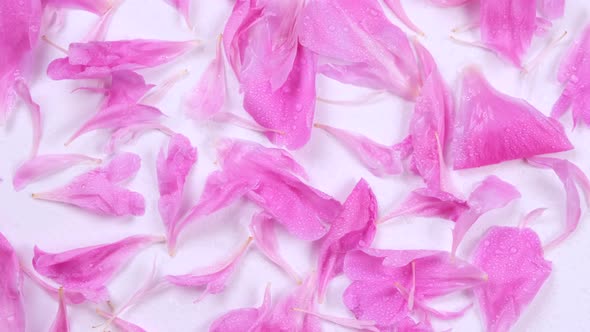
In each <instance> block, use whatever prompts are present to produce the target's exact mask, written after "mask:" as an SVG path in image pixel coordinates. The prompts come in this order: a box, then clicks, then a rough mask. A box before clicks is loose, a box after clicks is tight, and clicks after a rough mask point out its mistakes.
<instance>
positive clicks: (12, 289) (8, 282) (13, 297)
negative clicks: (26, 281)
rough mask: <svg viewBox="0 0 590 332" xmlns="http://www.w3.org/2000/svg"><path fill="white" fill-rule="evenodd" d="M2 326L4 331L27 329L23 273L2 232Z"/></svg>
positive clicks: (0, 298) (0, 237) (0, 307)
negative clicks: (23, 297) (23, 295)
mask: <svg viewBox="0 0 590 332" xmlns="http://www.w3.org/2000/svg"><path fill="white" fill-rule="evenodd" d="M0 266H2V273H0V289H2V292H0V326H1V327H2V330H3V331H6V332H8V331H10V332H12V331H15V332H24V331H25V309H24V306H23V299H22V285H23V275H22V273H21V269H20V266H19V263H18V257H17V256H16V253H15V252H14V249H13V248H12V245H11V244H10V242H8V240H7V239H6V238H5V237H4V235H3V234H2V233H0Z"/></svg>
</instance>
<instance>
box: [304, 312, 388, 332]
mask: <svg viewBox="0 0 590 332" xmlns="http://www.w3.org/2000/svg"><path fill="white" fill-rule="evenodd" d="M294 310H296V311H300V312H303V313H306V314H309V315H312V316H315V317H318V318H320V319H322V320H325V321H328V322H331V323H334V324H336V325H339V326H342V327H345V328H348V329H354V330H360V331H372V332H380V330H379V329H378V328H377V327H375V322H374V321H365V320H358V319H354V318H344V317H336V316H331V315H325V314H320V313H318V312H313V311H309V310H304V309H299V308H295V309H294Z"/></svg>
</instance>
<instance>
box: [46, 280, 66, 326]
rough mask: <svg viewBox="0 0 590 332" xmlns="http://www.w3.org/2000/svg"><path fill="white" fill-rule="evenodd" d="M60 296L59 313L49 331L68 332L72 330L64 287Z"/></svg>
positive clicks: (60, 290)
mask: <svg viewBox="0 0 590 332" xmlns="http://www.w3.org/2000/svg"><path fill="white" fill-rule="evenodd" d="M58 297H59V306H58V308H57V314H56V315H55V320H54V321H53V324H51V327H50V328H49V332H68V331H69V330H70V322H69V320H68V309H67V306H66V301H65V296H64V290H63V288H60V289H59V296H58Z"/></svg>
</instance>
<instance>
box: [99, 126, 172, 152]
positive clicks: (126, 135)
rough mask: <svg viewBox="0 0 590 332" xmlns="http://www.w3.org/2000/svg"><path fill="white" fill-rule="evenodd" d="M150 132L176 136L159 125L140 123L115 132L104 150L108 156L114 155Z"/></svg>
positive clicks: (168, 129)
mask: <svg viewBox="0 0 590 332" xmlns="http://www.w3.org/2000/svg"><path fill="white" fill-rule="evenodd" d="M150 130H157V131H159V132H162V133H164V134H165V135H167V136H172V135H174V132H173V131H172V130H171V129H170V128H168V127H166V126H164V125H162V124H159V123H139V124H136V125H131V126H127V127H123V128H119V129H117V130H115V131H114V132H113V133H112V134H111V137H110V138H109V141H108V142H107V144H106V145H105V147H104V149H105V152H106V153H107V154H113V153H115V152H117V151H118V150H119V148H120V147H121V145H123V144H128V143H130V142H132V141H134V140H136V139H137V138H138V136H139V135H142V134H144V133H145V132H147V131H150Z"/></svg>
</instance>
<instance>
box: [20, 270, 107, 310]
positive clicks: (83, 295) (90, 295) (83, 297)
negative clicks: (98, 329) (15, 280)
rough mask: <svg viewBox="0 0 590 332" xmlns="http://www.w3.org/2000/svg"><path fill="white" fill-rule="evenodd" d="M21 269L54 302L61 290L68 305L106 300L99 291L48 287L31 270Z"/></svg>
mask: <svg viewBox="0 0 590 332" xmlns="http://www.w3.org/2000/svg"><path fill="white" fill-rule="evenodd" d="M21 269H22V271H23V273H24V274H25V275H26V276H27V277H29V279H31V280H32V281H33V282H35V283H36V284H37V285H38V286H39V287H41V288H43V290H44V291H45V292H47V294H49V295H51V297H53V298H54V299H56V300H58V299H59V290H60V289H63V294H64V297H65V300H66V302H67V303H69V304H81V303H84V302H86V301H90V302H94V303H99V302H104V301H107V300H108V294H106V293H104V292H101V291H100V290H99V291H96V290H90V289H85V290H69V289H65V288H63V287H60V288H58V287H55V286H52V285H50V284H49V283H48V282H47V281H45V280H44V279H43V278H41V277H40V276H38V275H37V272H35V271H33V270H31V269H30V268H28V267H25V266H24V265H22V264H21Z"/></svg>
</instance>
